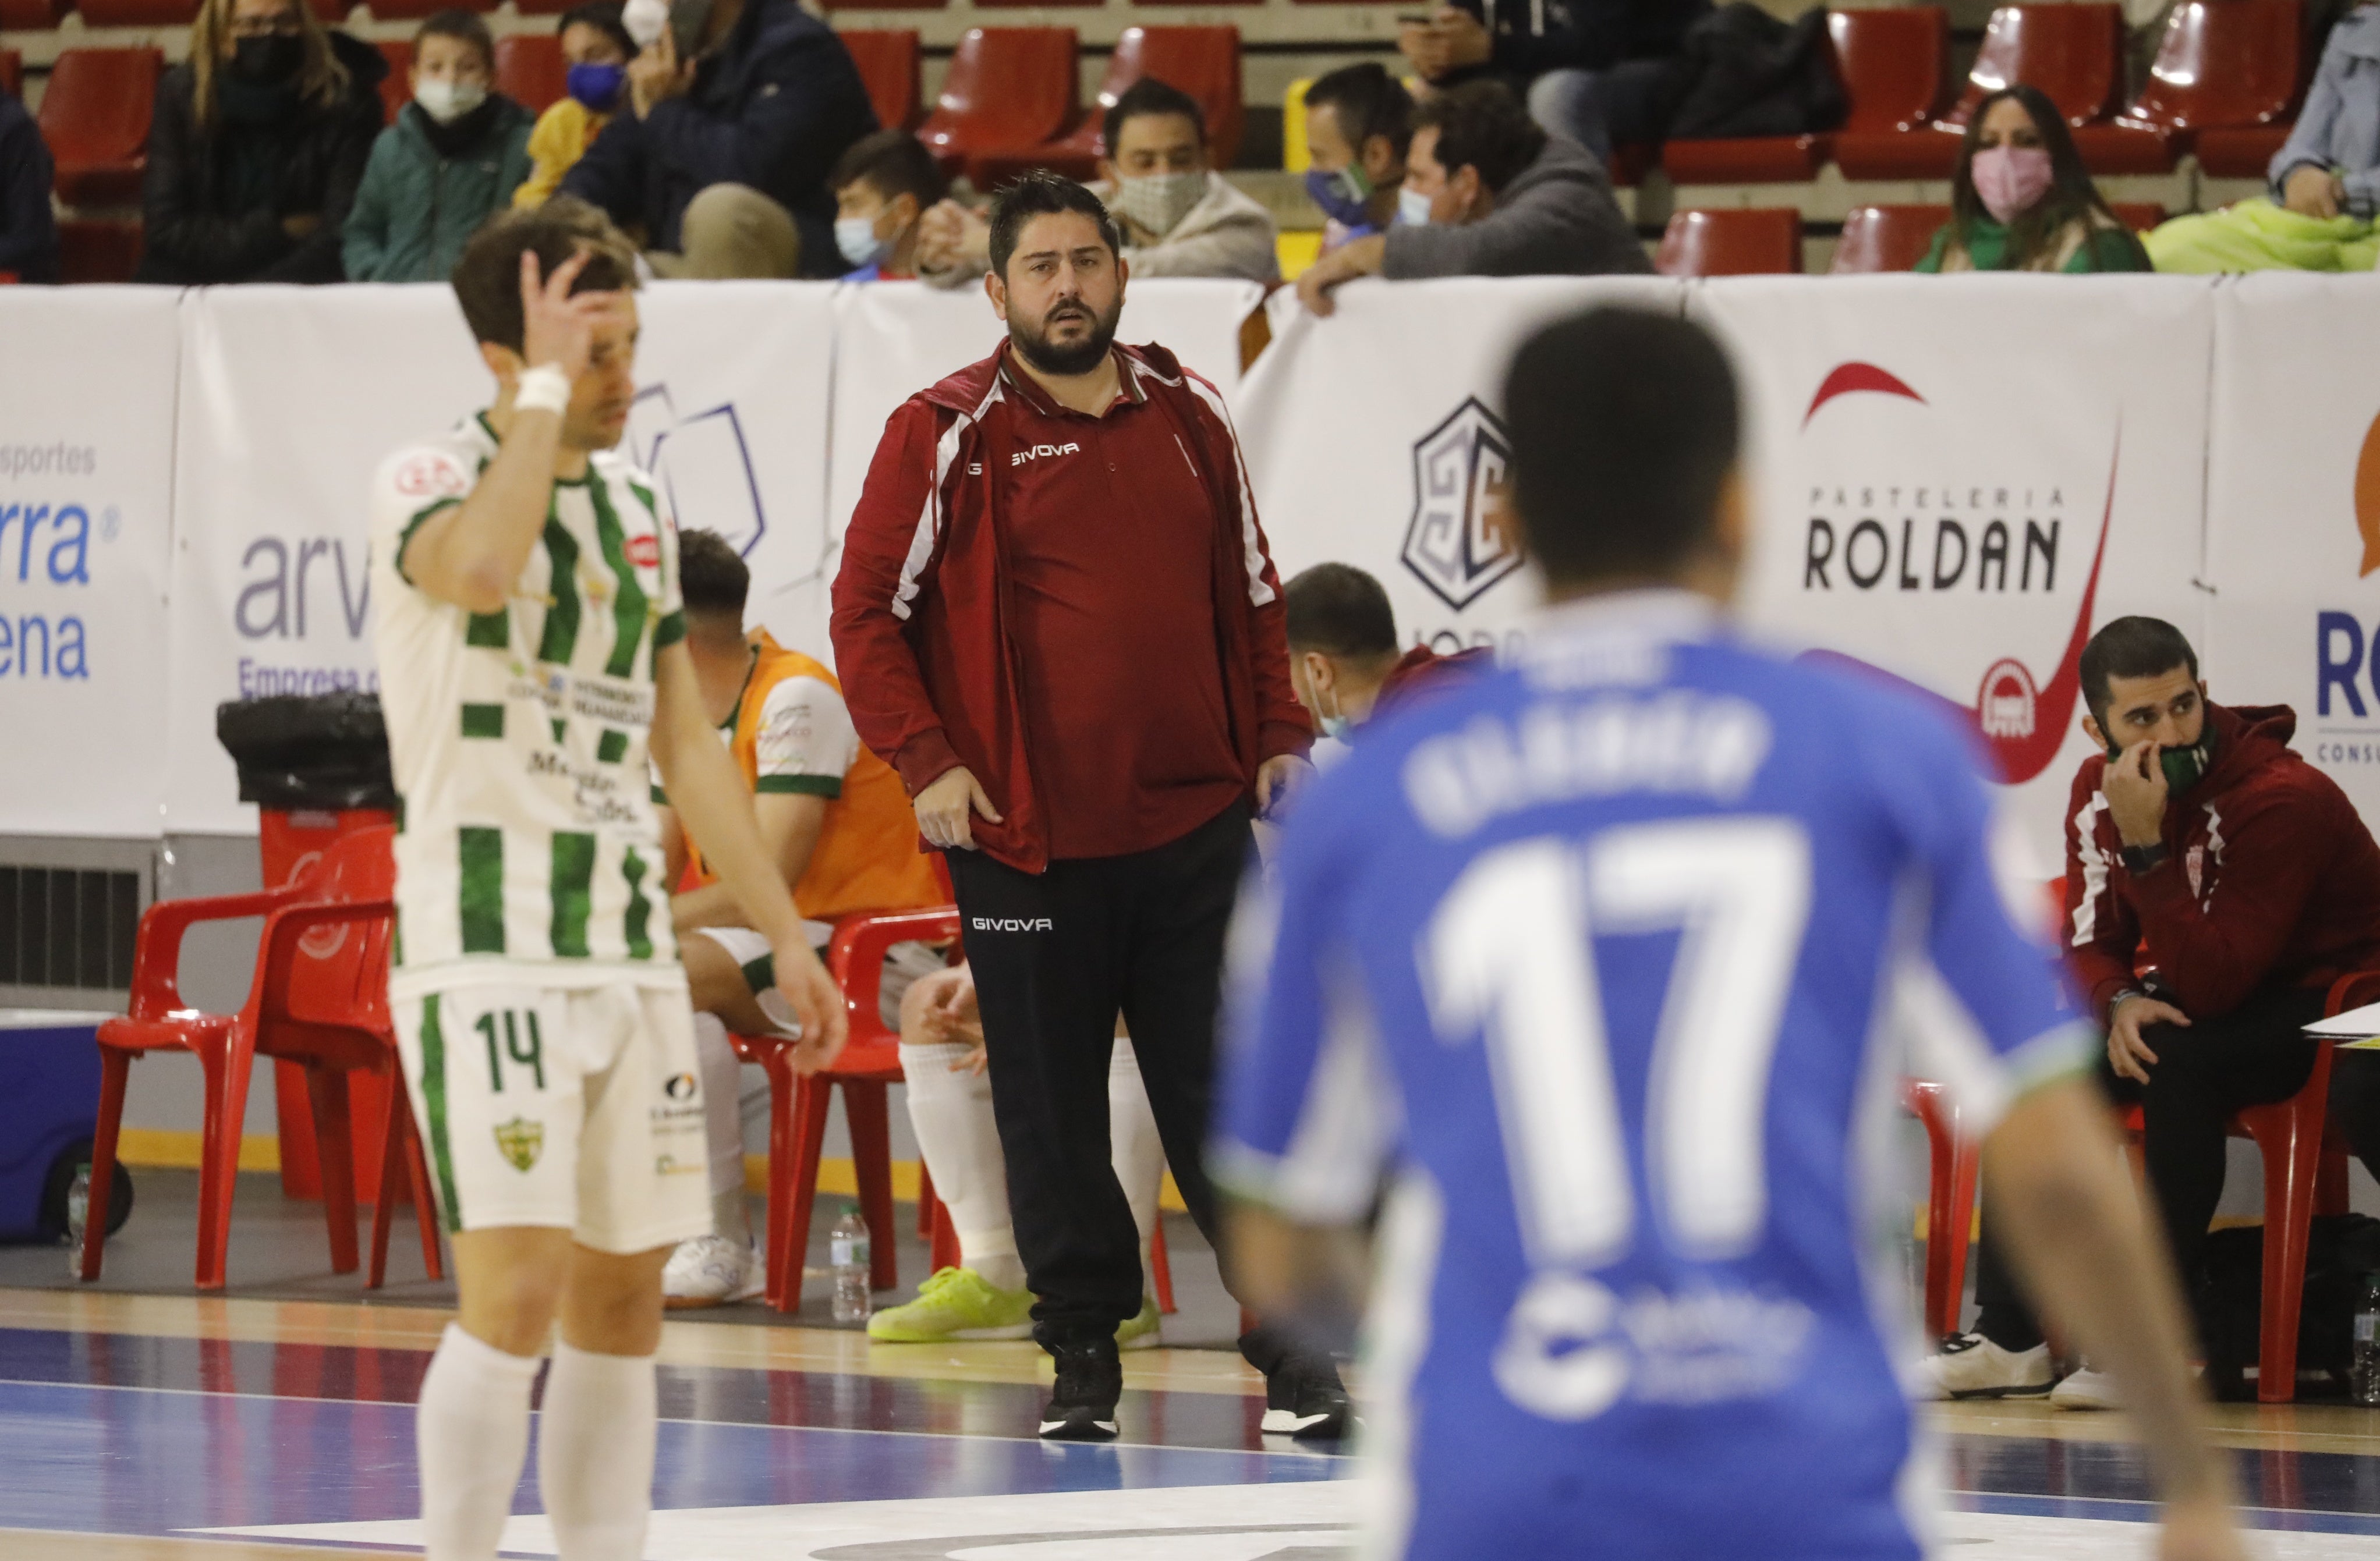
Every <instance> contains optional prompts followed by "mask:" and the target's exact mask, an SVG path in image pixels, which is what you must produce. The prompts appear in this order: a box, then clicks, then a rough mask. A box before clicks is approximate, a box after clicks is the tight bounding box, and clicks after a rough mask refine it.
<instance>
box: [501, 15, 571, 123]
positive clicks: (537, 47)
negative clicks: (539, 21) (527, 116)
mask: <svg viewBox="0 0 2380 1561" xmlns="http://www.w3.org/2000/svg"><path fill="white" fill-rule="evenodd" d="M569 69H570V67H568V66H566V65H565V64H563V61H562V38H561V35H560V34H558V33H553V32H515V33H512V34H509V35H507V36H505V37H503V38H499V39H497V40H496V91H500V92H502V93H504V96H506V97H508V98H510V99H512V100H513V102H515V103H518V104H520V105H521V106H522V107H523V108H526V109H528V111H529V112H530V113H531V114H543V113H544V112H545V111H546V110H547V109H549V108H551V107H553V105H554V104H555V103H559V102H561V101H562V94H563V93H565V92H566V91H569V90H570V89H569V84H568V74H569Z"/></svg>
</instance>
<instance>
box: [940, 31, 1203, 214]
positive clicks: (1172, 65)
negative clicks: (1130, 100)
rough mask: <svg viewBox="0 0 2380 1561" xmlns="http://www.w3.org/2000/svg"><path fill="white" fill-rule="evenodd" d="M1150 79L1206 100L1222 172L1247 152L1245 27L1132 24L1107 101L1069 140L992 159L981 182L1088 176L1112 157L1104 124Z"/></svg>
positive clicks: (1111, 70)
mask: <svg viewBox="0 0 2380 1561" xmlns="http://www.w3.org/2000/svg"><path fill="white" fill-rule="evenodd" d="M1144 76H1153V77H1155V78H1157V79H1159V80H1160V81H1162V82H1164V83H1165V84H1166V85H1167V86H1170V87H1177V88H1179V89H1181V90H1182V91H1184V92H1186V93H1188V94H1189V95H1190V96H1191V97H1193V98H1195V99H1196V100H1197V102H1198V106H1199V108H1200V109H1201V110H1203V111H1204V112H1205V114H1206V116H1207V140H1208V147H1209V150H1210V151H1212V153H1213V156H1214V163H1215V166H1216V167H1218V168H1228V167H1230V166H1231V165H1232V159H1233V157H1234V156H1236V155H1237V154H1238V152H1239V150H1240V129H1241V115H1242V110H1241V106H1240V30H1239V29H1238V28H1236V27H1132V28H1126V29H1125V30H1124V32H1123V36H1122V37H1120V38H1118V39H1117V40H1116V46H1115V53H1114V54H1111V55H1109V56H1108V72H1107V78H1106V79H1104V80H1102V81H1101V82H1100V83H1099V101H1098V102H1096V103H1093V104H1092V105H1091V108H1090V112H1088V113H1087V114H1086V115H1083V118H1082V122H1081V123H1080V124H1078V125H1076V126H1075V128H1074V129H1073V130H1072V131H1071V132H1070V133H1068V134H1067V135H1064V136H1062V137H1059V138H1058V139H1054V140H1051V141H1050V142H1048V143H1046V144H1044V145H1041V146H1038V147H1034V148H1031V149H1030V150H1028V151H1020V152H1015V153H1013V154H1002V155H998V156H991V157H985V158H982V159H980V160H979V161H978V163H977V167H979V168H980V170H981V172H980V173H979V174H978V175H977V178H976V182H977V184H978V185H981V184H984V183H985V182H986V181H987V180H988V181H990V183H991V184H1001V183H1003V182H1005V181H1007V180H1009V179H1012V178H1014V177H1015V176H1016V175H1019V174H1022V173H1024V172H1025V171H1026V169H1028V168H1052V169H1055V170H1056V171H1057V172H1059V173H1061V174H1063V175H1066V176H1067V177H1068V178H1070V179H1087V178H1089V177H1090V176H1091V174H1092V172H1093V170H1094V167H1095V165H1096V164H1097V163H1098V162H1099V158H1100V157H1101V156H1102V155H1103V154H1104V152H1105V148H1104V146H1103V145H1102V141H1103V139H1104V138H1103V136H1102V133H1101V132H1102V127H1103V122H1104V120H1105V119H1106V116H1107V111H1108V110H1109V109H1110V108H1111V107H1113V106H1114V104H1115V101H1116V99H1118V98H1120V97H1122V96H1123V94H1124V91H1125V90H1126V89H1127V88H1129V87H1131V86H1132V84H1133V83H1134V82H1135V81H1137V80H1139V79H1141V78H1142V77H1144Z"/></svg>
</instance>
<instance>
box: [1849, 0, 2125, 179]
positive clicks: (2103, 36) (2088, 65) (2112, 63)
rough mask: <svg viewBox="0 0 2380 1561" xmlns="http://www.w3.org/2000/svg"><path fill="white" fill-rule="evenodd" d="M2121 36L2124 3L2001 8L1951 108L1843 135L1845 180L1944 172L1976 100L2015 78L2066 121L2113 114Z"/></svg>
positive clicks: (2095, 120) (1953, 162) (2120, 80)
mask: <svg viewBox="0 0 2380 1561" xmlns="http://www.w3.org/2000/svg"><path fill="white" fill-rule="evenodd" d="M2123 34H2124V24H2123V12H2122V9H2121V8H2120V7H2119V6H2112V5H2099V4H2091V5H2082V4H2066V5H2059V4H2051V5H2019V6H2001V7H2000V8H1999V9H1998V10H1996V11H1994V12H1993V13H1992V18H1991V22H1990V24H1989V25H1988V26H1987V27H1986V28H1985V31H1984V46H1983V49H1982V51H1981V52H1980V53H1979V54H1976V56H1975V64H1974V68H1973V69H1972V70H1970V71H1969V72H1968V73H1967V86H1966V91H1964V92H1963V93H1962V94H1961V97H1960V99H1959V104H1958V106H1957V107H1956V108H1954V109H1952V110H1951V111H1950V112H1949V114H1947V115H1943V116H1942V117H1941V119H1940V120H1938V121H1937V123H1936V124H1934V125H1933V126H1931V127H1919V128H1916V129H1913V130H1910V131H1907V132H1905V133H1904V134H1902V135H1900V136H1899V137H1898V138H1878V137H1876V136H1874V135H1868V134H1861V135H1856V136H1854V135H1848V134H1847V135H1843V136H1840V137H1838V138H1837V141H1836V154H1835V155H1836V161H1837V163H1840V165H1841V167H1842V170H1843V173H1844V175H1845V176H1846V177H1850V178H1902V179H1907V178H1917V179H1946V178H1949V176H1950V174H1951V171H1952V170H1953V169H1954V168H1956V167H1957V165H1958V161H1959V139H1960V137H1961V136H1962V135H1963V134H1964V133H1965V131H1966V127H1967V120H1968V118H1969V117H1970V116H1971V115H1973V113H1974V109H1975V105H1976V104H1977V103H1981V102H1982V101H1983V99H1984V95H1985V93H1987V92H1993V91H1998V90H1999V89H2000V88H2002V87H2005V86H2010V85H2012V84H2014V83H2017V82H2023V83H2025V84H2027V85H2030V86H2034V87H2038V88H2040V89H2041V90H2042V91H2045V92H2046V93H2048V94H2049V99H2050V101H2051V102H2052V103H2056V104H2057V105H2058V112H2059V113H2061V114H2063V115H2065V116H2066V122H2067V124H2068V125H2070V126H2072V127H2083V126H2085V125H2094V124H2099V123H2103V122H2105V121H2107V120H2110V119H2113V118H2114V117H2115V115H2116V110H2117V108H2118V106H2119V102H2120V99H2121V96H2122V92H2123V84H2124V69H2123V58H2124V54H2123ZM2168 165H2170V164H2168Z"/></svg>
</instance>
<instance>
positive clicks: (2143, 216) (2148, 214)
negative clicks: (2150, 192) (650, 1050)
mask: <svg viewBox="0 0 2380 1561" xmlns="http://www.w3.org/2000/svg"><path fill="white" fill-rule="evenodd" d="M2107 210H2108V211H2110V212H2115V213H2116V220H2117V221H2118V222H2119V223H2121V224H2124V225H2125V226H2126V227H2128V228H2130V229H2131V230H2132V231H2133V232H2134V233H2146V232H2148V231H2149V229H2151V228H2153V227H2155V226H2156V225H2157V224H2159V223H2161V222H2163V221H2165V217H2166V212H2165V208H2164V207H2162V206H2160V205H2158V204H2157V203H2156V202H2155V201H2154V200H2110V201H2108V202H2107Z"/></svg>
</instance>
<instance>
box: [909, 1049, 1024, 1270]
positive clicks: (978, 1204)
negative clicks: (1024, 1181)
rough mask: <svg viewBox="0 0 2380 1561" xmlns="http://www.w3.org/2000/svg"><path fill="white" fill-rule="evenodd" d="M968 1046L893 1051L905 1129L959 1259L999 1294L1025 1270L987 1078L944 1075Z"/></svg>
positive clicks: (964, 1056) (966, 1052)
mask: <svg viewBox="0 0 2380 1561" xmlns="http://www.w3.org/2000/svg"><path fill="white" fill-rule="evenodd" d="M972 1049H973V1048H971V1047H963V1046H931V1047H911V1046H905V1047H902V1048H901V1075H902V1077H903V1079H904V1080H905V1081H906V1082H907V1083H908V1086H909V1087H908V1090H907V1091H906V1093H907V1095H908V1097H909V1125H910V1126H911V1127H912V1128H914V1129H915V1130H916V1131H917V1151H918V1153H919V1154H921V1155H923V1156H925V1160H926V1172H927V1174H928V1175H929V1176H931V1177H932V1178H933V1179H934V1193H935V1195H936V1196H937V1197H939V1198H941V1201H942V1202H943V1204H946V1205H947V1206H948V1207H949V1209H950V1211H951V1226H952V1228H953V1229H955V1230H956V1231H957V1232H958V1235H959V1262H960V1263H961V1264H963V1265H965V1266H966V1267H969V1268H972V1269H974V1270H975V1271H976V1272H977V1274H979V1275H981V1276H983V1277H984V1279H985V1281H986V1282H987V1283H989V1284H991V1285H995V1286H997V1287H999V1288H1000V1289H1003V1290H1014V1289H1023V1288H1024V1286H1025V1265H1024V1263H1023V1262H1022V1261H1020V1260H1019V1259H1018V1257H1017V1255H1016V1232H1015V1230H1014V1228H1012V1227H1011V1226H1010V1224H1009V1218H1008V1164H1007V1162H1006V1161H1004V1160H1002V1158H1001V1156H1000V1129H999V1127H998V1125H997V1124H996V1123H994V1122H993V1120H992V1116H991V1078H990V1075H989V1074H978V1073H953V1072H952V1071H951V1064H952V1063H953V1062H964V1061H965V1060H966V1059H967V1057H968V1056H969V1055H970V1054H971V1052H972Z"/></svg>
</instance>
